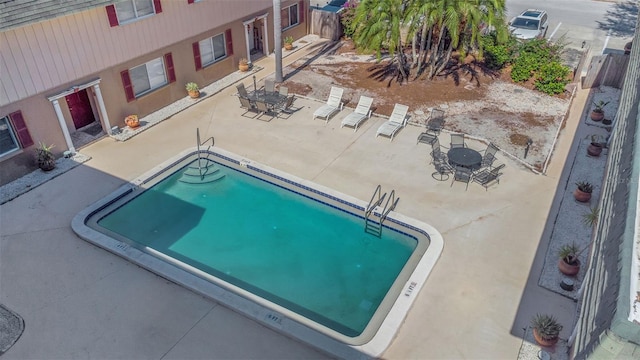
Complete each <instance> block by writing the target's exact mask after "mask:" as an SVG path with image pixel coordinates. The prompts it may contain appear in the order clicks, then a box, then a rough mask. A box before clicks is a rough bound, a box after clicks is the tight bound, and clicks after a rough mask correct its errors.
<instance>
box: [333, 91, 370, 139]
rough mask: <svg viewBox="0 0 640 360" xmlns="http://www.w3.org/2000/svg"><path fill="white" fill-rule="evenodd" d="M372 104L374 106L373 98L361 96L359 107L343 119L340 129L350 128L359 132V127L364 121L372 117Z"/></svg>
mask: <svg viewBox="0 0 640 360" xmlns="http://www.w3.org/2000/svg"><path fill="white" fill-rule="evenodd" d="M371 104H373V98H370V97H368V96H364V95H360V100H358V105H357V106H356V108H355V110H353V112H352V113H351V114H349V115H347V116H345V118H344V119H342V124H341V125H340V127H345V126H349V127H352V128H353V131H354V132H355V131H357V130H358V126H360V124H361V123H362V122H363V121H365V120H366V119H368V118H370V117H371Z"/></svg>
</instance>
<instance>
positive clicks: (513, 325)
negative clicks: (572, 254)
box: [0, 46, 589, 359]
mask: <svg viewBox="0 0 640 360" xmlns="http://www.w3.org/2000/svg"><path fill="white" fill-rule="evenodd" d="M313 49H314V47H313V46H308V47H307V48H305V49H301V50H300V51H299V52H298V53H295V54H292V55H290V56H289V57H288V58H286V59H285V62H287V63H288V62H291V61H293V60H295V59H297V58H299V57H302V56H304V55H305V54H306V53H307V52H308V51H312V50H313ZM256 64H257V65H259V66H260V67H262V68H263V69H262V70H260V71H259V72H258V73H257V77H258V79H261V78H264V77H266V76H268V75H269V74H271V73H272V72H273V69H274V64H273V58H272V57H267V58H264V59H262V60H260V61H258V62H257V63H256ZM243 82H245V84H246V85H250V82H252V80H251V79H245V80H243ZM588 93H589V91H588V90H579V91H578V92H577V94H576V98H575V99H574V101H573V104H572V109H571V112H570V116H569V118H568V121H567V125H566V127H565V128H564V130H563V132H562V134H561V136H560V139H559V143H558V144H557V147H556V150H555V152H554V156H553V158H552V160H551V163H550V167H549V170H548V172H547V174H546V175H545V176H542V175H535V174H533V173H532V172H530V171H529V170H527V169H525V168H523V167H521V166H520V165H518V163H517V162H515V161H512V160H511V159H509V158H507V157H505V156H504V155H502V154H499V156H498V158H499V160H498V161H499V162H504V163H506V164H507V166H506V169H505V171H504V175H503V177H502V178H501V181H500V184H499V185H497V186H494V187H491V188H489V190H488V191H485V189H484V188H482V187H481V186H478V185H477V184H473V183H472V184H470V185H469V189H468V191H465V190H464V184H461V183H455V184H453V186H451V182H450V181H446V182H438V181H435V180H434V179H433V178H432V177H431V173H432V172H433V171H434V169H433V166H432V165H429V160H428V152H429V147H428V146H426V145H424V144H419V145H416V140H415V139H416V138H417V136H418V134H419V133H420V132H421V130H422V129H421V128H418V127H413V126H408V127H406V128H404V129H403V130H401V131H400V132H399V133H398V135H397V136H396V137H395V138H394V140H393V142H390V141H389V140H388V139H387V138H382V137H378V138H376V137H375V132H376V130H377V128H378V126H379V125H380V124H381V123H382V122H383V121H384V119H383V118H379V117H372V118H371V119H369V120H367V121H366V122H365V123H364V125H363V126H362V127H360V128H359V129H358V131H357V132H354V131H353V130H351V129H342V128H340V120H341V119H342V117H344V116H345V115H346V114H347V111H348V110H347V109H345V110H343V111H342V112H341V113H339V114H337V115H336V116H335V117H334V118H332V120H331V121H329V123H328V124H325V122H324V121H323V120H320V119H315V120H313V119H312V113H313V111H314V110H315V109H316V108H317V107H318V106H320V104H321V102H320V101H313V100H310V99H305V98H300V99H297V100H296V102H295V104H294V107H295V108H300V109H299V110H298V111H296V112H295V113H294V114H293V115H292V116H290V117H289V118H287V119H283V118H274V119H273V120H271V121H268V122H267V121H260V120H256V119H251V118H248V117H243V116H242V113H243V111H242V110H241V109H240V107H239V102H238V100H237V98H236V97H235V96H233V95H234V94H235V87H233V86H232V87H229V88H226V89H224V90H222V91H221V92H220V93H218V94H216V95H214V96H211V97H210V98H207V99H204V100H202V101H199V102H198V104H196V105H194V106H192V107H189V108H188V109H186V110H183V111H182V112H180V113H178V114H176V115H174V116H173V117H171V118H170V119H167V120H166V121H163V122H162V123H159V124H157V125H156V126H154V127H152V128H149V129H148V130H146V131H144V132H142V133H140V134H138V135H137V136H135V137H134V138H131V139H129V140H128V141H126V142H119V141H116V140H114V139H112V138H103V139H101V140H100V141H97V142H95V143H93V144H91V145H89V146H87V147H85V148H82V149H81V150H80V152H81V153H83V154H85V155H87V156H89V157H91V160H89V161H87V162H85V163H83V164H82V165H79V166H77V167H76V168H74V169H73V170H70V171H68V172H67V173H64V174H62V175H60V176H58V177H56V178H54V179H52V180H50V181H48V182H47V183H45V184H43V185H41V186H39V187H37V188H35V189H33V190H31V191H30V192H28V193H26V194H23V195H21V196H19V197H18V198H16V199H14V200H12V201H9V202H7V203H5V204H3V205H1V206H0V234H1V236H2V240H1V242H0V303H2V304H4V305H6V306H8V307H9V308H11V309H12V310H13V311H15V312H16V313H18V314H19V315H21V316H22V318H23V319H24V322H25V330H24V333H23V334H22V336H21V338H20V339H19V341H17V342H16V343H15V344H14V345H13V346H12V347H11V348H10V349H9V350H8V351H7V352H6V353H5V354H4V355H3V358H6V359H22V358H86V357H92V358H166V359H184V358H228V359H245V358H262V359H265V358H273V359H276V358H278V359H284V358H296V359H298V358H326V357H327V355H326V354H325V353H322V352H320V351H318V350H316V349H313V348H311V347H309V346H307V345H305V344H302V343H299V342H297V341H294V340H292V339H290V338H288V337H285V336H283V335H280V334H279V333H277V332H275V331H272V330H270V329H268V328H266V327H264V326H262V325H259V324H258V323H256V322H254V321H251V320H249V319H247V318H245V317H244V316H242V315H239V314H237V313H235V312H233V311H231V310H229V309H227V308H225V307H223V306H221V305H218V304H217V303H215V302H214V301H211V300H209V299H207V298H204V297H202V296H200V295H197V294H195V293H193V292H191V291H189V290H186V289H184V288H182V287H181V286H178V285H176V284H173V283H171V282H169V281H167V280H165V279H163V278H160V277H158V276H156V275H154V274H151V273H149V272H147V271H146V270H143V269H141V268H139V267H137V266H136V265H133V264H131V263H129V262H127V261H126V260H124V259H122V258H120V257H118V256H115V255H113V254H111V253H109V252H107V251H104V250H102V249H100V248H98V247H96V246H93V245H91V244H89V243H88V242H85V241H84V240H81V239H80V238H78V237H77V236H76V235H75V234H74V233H73V231H72V230H71V226H70V224H71V219H72V218H73V217H74V216H75V215H76V214H77V213H78V212H79V211H81V210H83V209H84V208H86V207H87V206H88V205H90V204H91V203H93V202H95V201H97V200H99V199H101V198H102V197H103V196H105V195H107V194H109V193H111V192H112V191H114V190H115V189H117V188H118V187H119V186H121V185H122V184H123V183H124V182H127V181H130V180H132V179H134V178H136V177H137V176H139V175H140V174H142V173H144V172H146V171H148V170H149V169H151V168H153V167H154V166H156V165H157V164H160V163H162V162H163V161H164V160H166V159H167V158H169V157H171V156H173V155H175V154H177V153H179V152H180V151H183V150H184V149H186V148H190V147H193V146H195V141H196V140H195V139H196V128H199V129H200V132H201V137H202V138H203V139H204V138H208V137H210V136H213V137H214V138H215V143H216V146H218V147H220V148H222V149H225V150H228V151H231V152H234V153H236V154H239V155H241V156H244V157H246V158H248V159H252V160H255V161H258V162H260V163H263V164H265V165H268V166H270V167H273V168H276V169H279V170H282V171H285V172H288V173H291V174H293V175H295V176H298V177H301V178H304V179H307V180H310V181H313V182H316V183H319V184H321V185H323V186H327V187H330V188H333V189H335V190H337V191H340V192H343V193H345V194H348V195H351V196H354V197H356V198H358V199H361V200H364V201H367V200H368V199H369V198H370V197H371V194H372V193H373V191H374V189H375V187H376V186H377V185H378V184H381V185H382V188H383V191H385V192H389V191H391V190H392V189H395V191H396V195H397V196H399V197H400V198H401V200H400V203H399V204H398V208H397V212H398V213H401V214H403V215H406V216H410V217H413V218H416V219H418V220H420V221H424V222H426V223H428V224H431V225H433V226H434V227H435V228H436V229H438V230H439V231H440V233H441V234H442V235H443V237H444V243H445V245H444V250H443V253H442V256H441V257H440V259H439V261H438V262H437V263H436V266H435V268H434V270H433V271H432V273H431V275H430V277H429V278H428V279H427V281H426V283H425V286H424V288H423V289H422V290H421V291H420V293H419V294H418V297H417V299H416V300H415V303H414V305H413V308H412V309H411V310H410V312H409V314H408V316H407V318H406V319H405V321H404V324H403V325H402V327H401V328H400V330H399V331H398V333H397V336H396V339H395V340H394V342H393V343H392V344H391V346H390V347H389V348H388V349H387V351H386V352H385V354H384V357H385V358H390V359H406V358H421V359H426V358H439V359H441V358H469V359H474V358H493V359H498V358H509V359H513V358H516V357H517V356H518V353H519V350H520V347H521V344H522V342H523V340H522V336H523V334H524V329H526V328H527V326H528V325H529V321H530V319H531V317H532V316H533V315H534V314H535V313H540V312H543V313H550V314H553V315H555V316H557V317H558V319H559V320H560V322H561V323H562V324H563V325H564V329H563V331H562V334H561V335H562V338H564V339H566V338H568V337H569V335H570V332H571V330H572V328H573V325H574V324H573V323H572V322H573V318H574V315H575V312H576V305H575V303H574V302H573V301H571V300H569V299H567V298H566V297H563V296H561V295H559V294H556V293H553V292H551V291H548V290H546V289H543V288H541V287H539V286H538V284H537V283H538V277H539V274H540V272H541V268H542V265H543V264H542V262H543V261H544V255H545V252H546V248H547V242H548V234H546V232H547V231H548V230H547V218H548V217H550V216H551V214H553V211H554V207H555V206H557V204H556V203H555V202H554V199H555V197H556V196H555V193H556V191H564V190H563V189H564V187H559V185H558V184H559V183H561V182H562V181H563V180H564V178H565V177H566V173H565V172H564V167H565V164H570V163H571V161H567V160H566V159H567V158H570V157H571V156H575V148H574V147H573V136H574V133H575V131H576V128H577V126H578V123H579V122H580V118H581V116H582V109H583V107H584V104H585V103H586V102H587V99H588ZM441 136H442V137H441V143H443V144H447V143H448V139H447V138H446V137H447V136H448V135H447V134H442V135H441ZM468 145H469V146H470V147H472V148H475V149H478V150H480V149H483V148H484V146H485V145H484V144H481V143H479V142H473V141H471V142H469V144H468ZM144 217H145V214H140V221H144ZM319 291H322V290H319Z"/></svg>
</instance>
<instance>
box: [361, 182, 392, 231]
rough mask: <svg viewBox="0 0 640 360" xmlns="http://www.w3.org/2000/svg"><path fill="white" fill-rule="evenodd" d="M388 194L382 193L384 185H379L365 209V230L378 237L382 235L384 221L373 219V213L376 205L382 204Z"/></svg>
mask: <svg viewBox="0 0 640 360" xmlns="http://www.w3.org/2000/svg"><path fill="white" fill-rule="evenodd" d="M386 196H387V193H384V194H383V193H382V186H380V185H378V186H377V187H376V190H375V191H374V192H373V195H372V196H371V200H370V201H369V204H368V205H367V207H366V208H365V209H364V231H365V232H366V233H369V234H373V235H376V236H377V237H380V236H381V235H382V223H377V222H376V221H375V220H373V219H371V214H372V213H373V210H374V209H375V208H376V207H378V206H379V205H380V204H382V202H383V201H384V199H385V198H386Z"/></svg>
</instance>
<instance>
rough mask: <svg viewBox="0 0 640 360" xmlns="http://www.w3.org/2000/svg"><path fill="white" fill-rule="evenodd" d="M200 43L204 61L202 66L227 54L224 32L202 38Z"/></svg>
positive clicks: (201, 55)
mask: <svg viewBox="0 0 640 360" xmlns="http://www.w3.org/2000/svg"><path fill="white" fill-rule="evenodd" d="M198 45H199V46H200V61H202V66H207V65H209V64H212V63H214V62H216V61H218V60H220V59H222V58H224V57H226V56H227V52H226V41H225V40H224V34H219V35H216V36H214V37H210V38H208V39H205V40H202V41H200V42H198Z"/></svg>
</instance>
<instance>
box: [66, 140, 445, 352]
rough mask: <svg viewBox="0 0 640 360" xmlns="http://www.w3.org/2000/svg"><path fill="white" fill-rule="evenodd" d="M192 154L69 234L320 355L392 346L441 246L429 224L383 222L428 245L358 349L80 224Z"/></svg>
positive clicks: (124, 189) (89, 211)
mask: <svg viewBox="0 0 640 360" xmlns="http://www.w3.org/2000/svg"><path fill="white" fill-rule="evenodd" d="M196 152H197V149H196V148H189V149H186V150H184V151H183V152H181V153H180V154H178V155H176V156H174V157H172V158H171V159H168V160H166V161H164V162H163V163H161V164H159V165H157V166H155V167H153V168H152V169H150V170H149V171H147V172H145V173H144V174H142V175H140V176H139V177H137V178H136V179H134V180H132V181H131V182H129V183H126V184H124V185H122V186H120V187H119V188H118V189H116V190H115V191H113V192H112V193H111V194H109V195H107V196H105V197H104V198H102V199H100V200H98V201H96V202H95V203H93V204H92V205H90V206H88V207H87V208H85V209H84V210H82V211H80V212H79V213H78V214H77V215H76V216H75V217H74V218H73V220H72V223H71V227H72V229H73V231H74V232H75V233H76V234H77V235H78V236H79V237H81V238H82V239H84V240H86V241H88V242H90V243H92V244H94V245H96V246H99V247H101V248H103V249H105V250H107V251H110V252H112V253H114V254H116V255H119V256H121V257H123V258H125V259H127V260H129V261H131V262H133V263H134V264H136V265H138V266H140V267H142V268H145V269H147V270H149V271H151V272H153V273H154V274H157V275H159V276H161V277H164V278H166V279H168V280H171V281H173V282H175V283H177V284H180V285H182V286H184V287H186V288H188V289H190V290H192V291H194V292H196V293H199V294H201V295H203V296H206V297H208V298H211V299H213V300H214V301H216V302H218V303H220V304H222V305H224V306H226V307H227V308H229V309H230V310H233V311H236V312H240V313H242V314H244V315H245V316H248V317H249V318H251V319H254V320H256V321H258V322H259V323H260V324H262V325H265V326H267V327H270V328H272V329H274V330H276V331H278V332H280V333H284V334H285V335H288V336H290V337H293V338H296V339H298V340H300V341H302V342H305V343H307V344H309V345H311V346H314V347H316V348H318V349H319V350H321V351H324V352H326V353H329V354H331V355H334V356H339V357H341V358H372V357H373V358H377V357H380V356H381V355H382V354H383V353H384V351H385V350H386V349H387V348H388V347H389V345H391V343H392V341H393V339H394V338H395V336H396V333H397V332H398V330H399V329H400V326H401V325H402V323H403V322H404V319H405V318H406V316H407V315H408V312H409V310H410V308H411V306H412V304H413V302H414V301H415V299H416V298H417V295H418V293H419V292H420V290H421V289H422V287H423V285H424V283H425V282H426V280H427V278H428V276H429V274H430V273H431V271H432V269H433V267H434V266H435V263H436V262H437V260H438V258H439V257H440V255H441V253H442V250H443V248H444V241H443V238H442V235H441V234H440V233H439V232H438V231H437V230H436V229H435V228H434V227H433V226H431V225H429V224H427V223H424V222H421V221H418V220H416V219H413V218H410V217H407V216H404V215H402V214H399V213H396V212H394V211H392V212H391V213H390V214H389V216H388V219H390V220H392V221H393V222H396V223H397V222H400V223H403V224H405V225H408V226H410V227H414V228H416V229H420V230H421V231H424V232H426V233H427V234H428V237H429V241H430V244H429V246H428V248H427V250H426V251H425V253H424V254H423V255H422V257H421V258H420V259H419V261H418V263H417V265H416V266H415V268H414V270H413V272H412V273H411V274H410V276H409V277H408V279H407V281H406V282H405V283H404V284H403V286H402V287H401V291H400V292H399V295H398V297H397V298H396V299H395V301H393V304H392V306H391V308H390V310H389V312H388V313H387V315H386V317H385V318H384V320H383V321H382V323H381V324H380V326H379V328H378V330H377V332H376V333H375V334H374V335H373V337H372V339H371V340H370V341H368V342H367V343H365V344H362V345H350V344H346V343H344V342H341V341H339V340H338V339H334V338H333V337H330V336H329V335H326V334H323V333H320V332H319V331H317V330H315V329H313V328H310V327H308V326H307V325H304V324H302V323H300V322H298V321H296V320H295V319H290V318H289V317H287V316H285V315H282V314H278V313H277V312H276V311H274V310H272V309H269V308H266V307H264V305H262V304H261V303H260V302H259V301H254V300H255V299H254V300H250V299H249V298H246V297H243V296H241V295H239V294H235V293H232V292H230V291H229V290H228V289H225V288H223V287H222V286H220V285H218V284H215V283H212V282H211V281H208V280H206V279H205V278H204V277H199V276H197V275H194V274H192V273H190V272H188V271H187V270H184V269H181V268H179V267H177V266H174V265H172V264H171V263H170V262H167V261H166V260H162V259H160V258H158V257H154V256H153V255H151V254H149V253H147V252H143V251H142V250H140V249H138V248H135V247H132V246H129V245H127V244H124V243H122V242H120V241H118V240H115V239H112V238H111V237H109V236H107V235H105V234H102V233H100V232H97V231H96V230H94V229H92V228H90V227H88V226H87V225H86V224H85V220H86V219H87V218H89V217H90V216H92V215H93V214H95V213H96V212H97V211H99V210H100V209H102V208H104V207H105V206H107V205H108V204H110V203H112V202H114V201H116V200H117V199H120V198H121V197H122V196H123V195H124V194H126V193H130V192H132V191H135V190H137V189H139V188H140V187H143V186H144V184H145V183H146V182H148V181H150V180H151V179H153V178H155V177H156V176H158V174H159V173H161V172H163V171H164V170H166V169H167V168H170V167H172V166H173V165H174V164H175V163H176V162H179V161H180V159H183V158H185V157H187V156H189V155H191V154H194V153H196ZM213 152H215V153H218V154H220V155H222V156H223V157H228V158H230V159H237V160H238V161H239V162H240V164H241V165H242V164H243V163H244V164H245V165H248V166H251V167H252V168H255V169H258V170H259V171H264V172H267V173H270V174H273V175H275V176H277V177H282V178H285V179H288V180H291V181H292V182H295V183H297V184H298V185H300V186H303V187H309V188H312V189H316V190H318V191H320V192H323V193H324V194H327V195H329V196H331V197H335V198H339V199H344V200H345V201H347V202H350V203H351V204H355V205H357V206H361V207H362V208H365V207H366V206H367V203H365V202H364V201H362V200H359V199H356V198H354V197H352V196H349V195H347V194H344V193H341V192H338V191H335V190H333V189H330V188H327V187H325V186H322V185H320V184H318V183H315V182H312V181H309V180H305V179H301V178H299V177H296V176H294V175H292V174H289V173H285V172H282V171H279V170H277V169H274V168H271V167H268V166H265V165H263V164H260V163H257V162H254V161H252V160H248V159H246V158H244V157H243V156H240V155H237V154H233V153H231V152H228V151H225V150H223V149H220V148H217V147H215V148H214V150H213Z"/></svg>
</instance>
